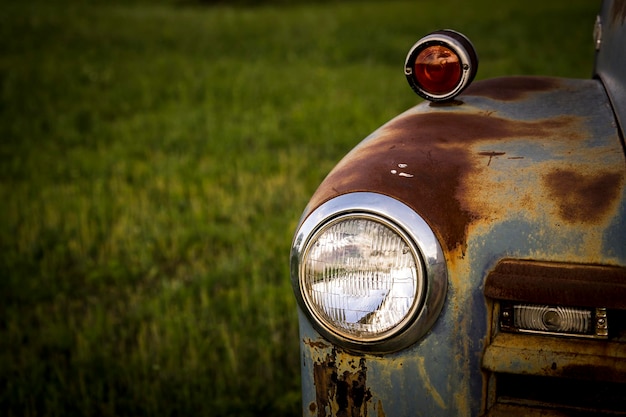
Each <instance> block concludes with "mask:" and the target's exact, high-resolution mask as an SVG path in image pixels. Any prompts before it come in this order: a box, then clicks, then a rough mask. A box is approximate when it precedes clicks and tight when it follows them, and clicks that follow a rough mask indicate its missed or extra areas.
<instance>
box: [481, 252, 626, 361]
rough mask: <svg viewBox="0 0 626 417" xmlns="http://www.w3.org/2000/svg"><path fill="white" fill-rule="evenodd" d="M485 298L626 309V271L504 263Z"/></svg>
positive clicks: (490, 277) (488, 281) (495, 272)
mask: <svg viewBox="0 0 626 417" xmlns="http://www.w3.org/2000/svg"><path fill="white" fill-rule="evenodd" d="M625 244H626V243H625ZM485 295H486V296H487V297H491V298H493V299H497V300H512V301H523V302H528V303H534V304H557V305H563V306H578V307H605V308H615V309H626V268H624V267H616V266H598V265H574V264H560V263H548V262H536V261H519V260H504V261H502V262H500V263H498V265H497V266H496V267H495V269H494V270H493V271H491V272H490V273H489V275H487V279H486V281H485ZM625 349H626V348H625Z"/></svg>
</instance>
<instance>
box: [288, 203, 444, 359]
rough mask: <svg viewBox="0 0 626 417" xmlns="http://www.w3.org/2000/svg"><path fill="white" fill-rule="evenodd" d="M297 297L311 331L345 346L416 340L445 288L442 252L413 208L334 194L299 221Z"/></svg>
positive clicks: (294, 253) (395, 346)
mask: <svg viewBox="0 0 626 417" xmlns="http://www.w3.org/2000/svg"><path fill="white" fill-rule="evenodd" d="M291 277H292V284H293V287H294V291H295V293H296V298H297V299H298V302H299V304H300V306H301V308H302V310H303V311H304V313H305V314H306V315H307V317H308V319H309V320H310V322H311V323H312V325H313V326H314V328H315V329H316V330H317V331H318V332H319V333H320V334H322V335H323V336H324V337H325V338H327V339H328V340H330V341H332V342H334V343H336V344H338V345H339V346H342V347H345V348H347V349H352V350H359V351H367V352H380V353H382V352H390V351H395V350H399V349H403V348H405V347H407V346H409V345H411V344H413V343H415V342H416V341H417V340H419V339H420V338H421V337H422V336H423V335H424V334H425V333H426V332H427V331H428V330H429V329H430V328H431V327H432V325H433V324H434V322H435V320H436V319H437V317H438V315H439V313H440V311H441V308H442V306H443V302H444V299H445V294H446V289H447V273H446V268H445V261H444V257H443V252H442V250H441V247H440V245H439V242H438V241H437V239H436V238H435V235H434V233H433V232H432V230H431V229H430V227H429V226H428V225H427V224H426V222H425V221H424V220H423V219H422V218H421V217H420V216H419V215H418V214H417V213H416V212H415V211H413V210H412V209H411V208H409V207H408V206H406V205H405V204H403V203H401V202H399V201H398V200H395V199H393V198H390V197H387V196H383V195H380V194H375V193H364V192H360V193H352V194H346V195H342V196H339V197H336V198H334V199H332V200H330V201H328V202H326V203H324V204H323V205H321V206H320V207H318V208H317V209H316V210H315V211H313V212H312V213H311V214H310V215H309V216H308V217H307V218H306V220H304V222H303V223H302V224H301V226H300V228H299V230H298V232H297V233H296V236H295V239H294V243H293V246H292V250H291Z"/></svg>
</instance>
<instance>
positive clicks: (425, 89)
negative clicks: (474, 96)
mask: <svg viewBox="0 0 626 417" xmlns="http://www.w3.org/2000/svg"><path fill="white" fill-rule="evenodd" d="M477 68H478V58H477V56H476V52H475V51H474V47H473V45H472V44H471V42H470V41H469V39H467V38H466V37H465V36H464V35H462V34H460V33H458V32H455V31H452V30H441V31H437V32H433V33H431V34H430V35H428V36H426V37H424V38H422V39H420V40H419V41H418V42H417V43H416V44H415V45H413V47H412V48H411V50H410V51H409V53H408V55H407V59H406V62H405V65H404V72H405V75H406V77H407V80H408V82H409V84H410V85H411V87H412V88H413V90H414V91H415V92H416V93H417V94H418V95H420V96H421V97H423V98H425V99H427V100H430V101H446V100H451V99H453V98H454V97H456V96H457V95H458V94H459V93H460V92H461V91H463V90H464V89H465V88H466V87H467V86H468V85H469V84H470V83H471V82H472V80H473V79H474V76H475V75H476V70H477Z"/></svg>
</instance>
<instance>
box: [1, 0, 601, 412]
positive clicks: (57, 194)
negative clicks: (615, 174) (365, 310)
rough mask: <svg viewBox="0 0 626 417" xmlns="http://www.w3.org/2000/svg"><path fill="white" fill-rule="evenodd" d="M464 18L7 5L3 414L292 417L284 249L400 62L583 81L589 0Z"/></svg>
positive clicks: (317, 8) (188, 5) (384, 107)
mask: <svg viewBox="0 0 626 417" xmlns="http://www.w3.org/2000/svg"><path fill="white" fill-rule="evenodd" d="M270 3H271V2H270ZM281 3H287V2H285V1H283V2H281ZM469 4H470V3H468V2H464V1H460V0H453V1H449V2H441V1H431V0H420V1H388V2H387V1H385V2H383V1H344V2H340V1H326V2H318V3H315V2H311V3H303V4H300V5H281V6H278V5H272V4H268V5H263V6H254V7H252V6H247V7H229V6H227V5H224V4H222V5H220V6H215V7H213V6H211V7H207V6H206V5H205V6H200V4H199V3H193V2H191V1H190V0H189V1H183V0H181V1H176V0H169V1H168V0H160V1H145V2H142V1H138V0H134V1H132V2H130V1H122V0H117V1H93V2H88V1H81V0H73V1H71V0H56V1H18V0H8V1H5V2H3V3H2V5H0V11H1V13H0V94H1V96H0V201H1V202H2V203H1V204H0V297H1V299H0V415H3V416H73V415H76V416H78V415H81V416H116V415H117V416H122V415H126V416H175V415H176V416H178V415H181V416H182V415H194V416H253V415H272V416H295V415H297V414H299V412H300V387H299V369H300V361H299V356H298V336H297V320H296V315H295V302H294V299H293V296H292V293H291V287H290V282H289V274H288V253H289V247H290V243H291V237H292V233H293V231H294V228H295V227H296V224H297V221H298V217H299V215H300V213H301V211H302V210H303V208H304V206H305V205H306V203H307V200H308V197H309V196H310V194H311V193H312V192H313V191H314V190H315V187H316V186H317V184H318V183H319V182H320V181H321V180H322V179H323V177H324V176H325V175H326V173H327V172H328V171H329V170H330V169H331V167H332V166H333V165H334V164H335V163H336V162H337V160H338V159H339V158H340V157H341V156H342V155H343V154H344V153H345V152H347V151H348V150H349V149H350V148H351V147H352V146H354V145H355V144H356V143H357V142H358V141H359V140H361V139H362V138H363V137H365V136H366V135H367V134H368V133H369V132H370V131H371V130H373V129H374V128H375V127H377V126H378V125H380V124H382V123H383V122H385V121H386V120H387V119H389V118H391V117H392V116H393V115H394V114H396V113H398V112H400V111H402V110H404V109H406V108H408V107H410V106H412V105H414V104H415V103H416V102H417V101H418V100H417V98H416V97H415V96H414V94H413V93H412V92H411V91H410V88H409V87H408V85H407V84H406V81H405V80H404V78H403V74H402V64H403V60H404V56H405V54H406V52H407V50H408V48H409V47H410V46H411V45H412V44H413V43H414V42H415V41H416V40H417V39H418V38H419V37H420V36H422V35H424V34H426V33H427V32H429V31H431V30H435V29H439V28H441V27H450V28H455V29H458V30H461V31H463V32H464V33H466V34H467V35H468V36H470V38H471V39H472V40H473V42H474V44H475V46H476V48H477V50H478V53H479V56H480V59H481V62H480V69H479V74H478V78H486V77H492V76H497V75H509V74H519V73H524V74H548V75H560V76H567V77H583V78H586V77H589V75H590V74H591V70H592V56H593V50H592V42H591V40H592V38H591V33H592V27H593V22H594V18H595V13H596V11H597V8H598V6H599V2H590V1H588V0H575V1H571V0H558V1H541V2H540V1H534V0H532V1H513V2H501V1H495V0H477V1H473V2H471V6H469Z"/></svg>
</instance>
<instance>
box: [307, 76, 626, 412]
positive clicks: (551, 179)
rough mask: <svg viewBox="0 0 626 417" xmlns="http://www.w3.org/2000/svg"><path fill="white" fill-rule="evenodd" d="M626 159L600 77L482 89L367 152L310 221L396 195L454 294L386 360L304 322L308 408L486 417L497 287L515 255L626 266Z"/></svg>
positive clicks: (394, 130) (419, 111)
mask: <svg viewBox="0 0 626 417" xmlns="http://www.w3.org/2000/svg"><path fill="white" fill-rule="evenodd" d="M624 168H625V160H624V150H623V148H622V145H621V142H620V138H619V136H618V131H617V127H616V123H615V120H614V117H613V114H612V112H611V109H610V106H609V101H608V99H607V96H606V94H605V92H604V89H603V87H602V84H601V83H600V82H599V81H597V80H567V79H557V78H538V77H511V78H498V79H493V80H488V81H482V82H477V83H475V84H474V85H473V86H471V87H470V88H469V89H468V90H467V92H466V93H465V94H464V95H462V96H460V97H459V98H458V99H457V100H456V101H455V102H453V103H448V104H443V105H441V104H440V105H435V104H430V103H422V104H420V105H418V106H416V107H414V108H412V109H410V110H409V111H407V112H405V113H404V114H402V115H400V116H398V117H397V118H395V119H393V120H392V121H390V122H389V123H387V124H385V125H384V126H382V127H381V128H380V129H379V130H377V131H376V132H374V133H373V134H372V135H370V136H369V137H368V138H366V139H365V140H364V141H363V142H361V143H360V144H359V145H358V146H357V147H355V148H354V149H353V150H352V151H351V152H350V153H349V154H348V155H347V156H346V157H345V158H344V159H343V160H342V161H341V162H340V163H339V164H338V165H337V166H336V167H335V168H334V169H333V170H332V171H331V173H330V174H329V175H328V176H327V178H326V179H325V180H324V181H323V183H322V184H321V185H320V187H319V188H318V190H317V191H316V193H315V194H314V195H313V197H312V199H311V201H310V203H309V205H308V206H307V208H306V210H305V213H304V214H303V218H302V220H304V219H305V218H306V217H307V216H308V214H309V213H310V212H311V211H313V210H314V209H315V208H317V207H319V206H320V205H321V204H323V203H324V202H326V201H328V200H330V199H332V198H334V197H336V196H339V195H342V194H347V193H353V192H361V191H364V192H375V193H380V194H384V195H387V196H390V197H392V198H395V199H397V200H399V201H401V202H403V203H404V204H406V205H408V206H409V207H411V208H412V209H413V210H415V211H416V212H417V213H418V214H420V216H421V217H422V218H424V219H425V220H426V222H427V223H428V224H429V226H430V227H431V228H432V230H433V231H434V233H435V234H436V236H437V237H438V239H439V241H440V243H441V246H442V247H443V250H444V255H445V259H446V266H447V269H448V277H449V282H448V295H447V300H446V302H445V305H444V307H443V310H442V312H441V315H440V316H439V319H438V320H437V322H436V323H435V325H434V326H433V327H432V329H431V330H430V332H429V333H428V334H426V336H424V337H423V338H422V339H421V340H420V341H419V342H417V343H416V344H414V345H413V346H411V347H409V348H407V349H405V350H402V351H400V352H395V353H392V354H386V355H384V356H381V355H374V354H362V353H354V352H349V351H346V350H342V349H341V348H339V347H338V346H333V345H332V344H330V343H329V342H328V341H326V340H324V339H323V338H322V336H320V335H319V334H318V333H317V332H316V331H315V330H314V329H313V328H312V327H311V326H310V324H309V323H308V321H307V319H306V316H305V315H304V314H303V313H302V312H300V338H301V349H302V379H303V409H304V415H312V416H330V415H332V416H365V415H367V416H384V415H389V416H405V415H406V416H409V415H411V416H415V415H417V416H444V415H448V416H460V415H464V416H470V415H471V416H477V415H480V414H481V413H482V412H484V410H485V407H486V403H485V399H486V397H487V387H488V381H487V379H488V374H487V373H485V372H484V371H483V370H482V369H481V360H482V354H483V351H484V349H485V347H486V345H487V344H488V342H489V338H490V332H491V317H490V314H491V313H490V311H491V309H490V304H489V303H490V302H489V300H488V299H487V298H486V297H485V296H484V294H483V286H484V281H485V277H486V275H487V274H488V272H489V271H490V270H491V269H492V268H493V267H494V266H495V265H496V263H497V262H498V261H500V260H502V259H505V258H517V259H533V260H541V261H558V262H568V263H569V262H571V263H585V264H610V265H619V266H624V265H626V247H625V246H624V244H623V236H625V235H626V224H625V222H624V219H625V218H626V203H625V201H626V196H625V191H624V183H625V170H624Z"/></svg>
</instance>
